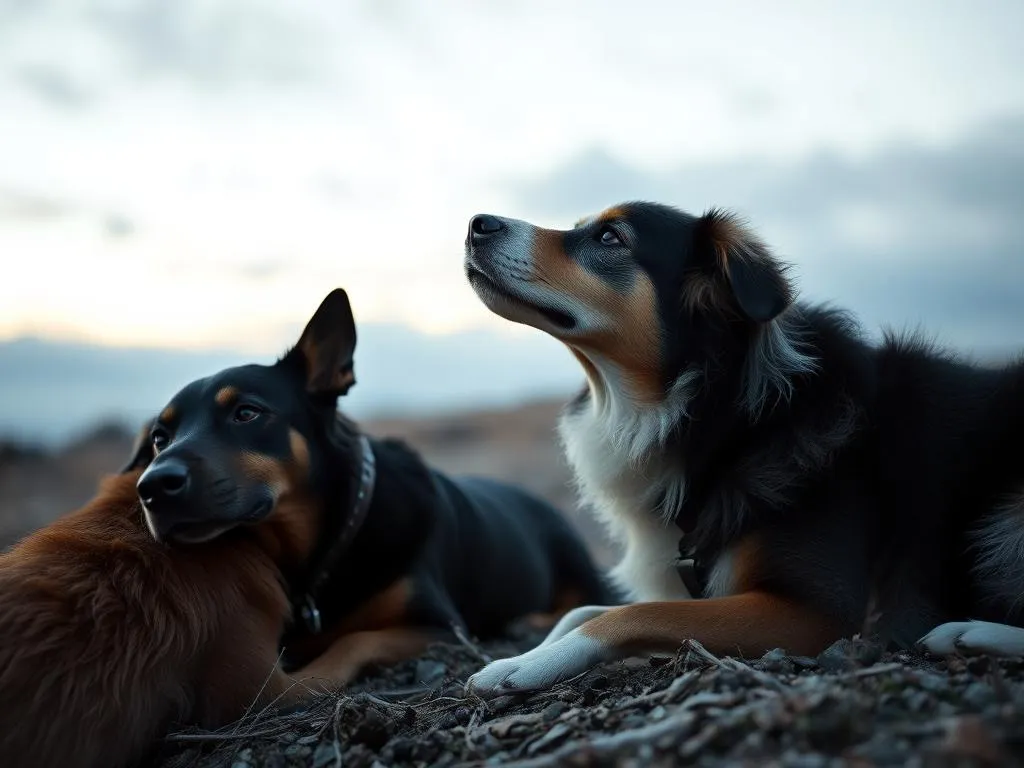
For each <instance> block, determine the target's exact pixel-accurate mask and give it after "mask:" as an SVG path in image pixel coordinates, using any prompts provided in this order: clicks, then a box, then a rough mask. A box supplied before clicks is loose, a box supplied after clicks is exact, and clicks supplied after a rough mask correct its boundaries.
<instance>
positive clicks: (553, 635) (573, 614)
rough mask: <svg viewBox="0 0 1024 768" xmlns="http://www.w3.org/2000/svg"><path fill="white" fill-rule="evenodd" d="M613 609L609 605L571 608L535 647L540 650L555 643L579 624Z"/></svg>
mask: <svg viewBox="0 0 1024 768" xmlns="http://www.w3.org/2000/svg"><path fill="white" fill-rule="evenodd" d="M613 607H614V606H611V605H581V606H579V607H578V608H573V609H572V610H571V611H569V612H568V613H566V614H565V615H564V616H563V617H562V618H561V619H559V620H558V623H557V624H555V626H554V627H552V628H551V631H550V632H548V635H547V637H545V638H544V639H543V640H542V641H541V643H540V645H538V646H537V647H538V648H541V647H543V646H545V645H550V644H551V643H553V642H555V640H558V639H559V638H562V637H565V635H567V634H569V633H570V632H572V630H574V629H576V627H578V626H579V625H580V624H583V623H584V622H587V621H590V620H591V619H592V618H594V617H595V616H600V615H601V614H602V613H604V612H606V611H609V610H611V609H612V608H613Z"/></svg>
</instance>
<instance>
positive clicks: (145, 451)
mask: <svg viewBox="0 0 1024 768" xmlns="http://www.w3.org/2000/svg"><path fill="white" fill-rule="evenodd" d="M155 421H156V419H150V420H149V421H147V422H146V423H145V424H143V425H142V428H141V429H139V432H138V434H137V435H136V436H135V443H134V444H133V445H132V453H131V458H130V459H128V463H127V464H125V465H124V466H123V467H121V470H120V473H121V474H122V475H123V474H126V473H128V472H132V471H134V470H136V469H145V468H146V467H148V466H149V463H150V462H151V461H152V460H153V457H154V456H155V454H154V452H153V441H152V439H150V431H151V430H152V429H153V423H154V422H155Z"/></svg>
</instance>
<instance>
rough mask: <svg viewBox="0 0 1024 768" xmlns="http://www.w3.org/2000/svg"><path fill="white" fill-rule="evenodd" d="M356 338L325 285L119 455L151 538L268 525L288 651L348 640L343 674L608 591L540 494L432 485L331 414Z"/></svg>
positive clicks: (194, 538)
mask: <svg viewBox="0 0 1024 768" xmlns="http://www.w3.org/2000/svg"><path fill="white" fill-rule="evenodd" d="M355 345H356V328H355V321H354V319H353V316H352V311H351V308H350V306H349V301H348V297H347V295H346V294H345V292H344V291H343V290H341V289H338V290H335V291H334V292H332V293H331V294H330V295H328V296H327V298H325V299H324V301H323V303H322V304H321V306H320V308H319V309H318V310H317V312H316V314H315V315H314V316H313V318H312V319H311V320H310V321H309V324H308V326H307V327H306V329H305V331H304V332H303V334H302V337H301V339H300V340H299V342H298V344H297V345H296V346H295V347H294V348H293V349H292V351H290V352H289V353H288V354H286V355H285V356H284V357H283V358H282V359H281V360H280V361H279V362H278V363H277V364H275V365H271V366H264V365H247V366H241V367H237V368H230V369H227V370H224V371H221V372H220V373H217V374H216V375H213V376H210V377H208V378H205V379H201V380H199V381H195V382H193V383H191V384H189V385H188V386H186V387H185V388H184V389H182V390H181V391H180V392H179V393H178V394H177V395H175V396H174V397H173V398H172V399H171V401H170V403H169V404H168V405H167V407H166V408H165V409H164V410H163V412H162V413H161V414H160V416H159V417H158V418H157V419H156V420H155V421H154V422H153V424H152V426H151V428H150V432H149V435H148V439H147V440H145V441H143V442H142V443H141V444H140V446H139V450H138V453H137V454H136V456H135V457H134V459H133V460H132V462H131V465H130V466H135V467H139V466H146V470H145V472H144V473H143V475H142V477H141V479H140V480H139V486H138V487H139V495H140V498H141V499H142V503H143V507H144V510H145V520H146V524H147V526H148V527H149V529H150V531H151V532H152V534H153V536H154V538H156V539H157V540H160V541H167V542H168V543H169V544H170V545H171V546H190V545H191V546H195V545H201V544H202V543H203V542H205V541H209V540H211V539H214V538H219V537H224V536H239V537H251V536H257V537H259V536H262V535H264V534H265V533H266V532H270V531H272V532H273V535H274V537H275V539H276V540H278V541H280V542H281V551H280V552H279V553H278V557H277V562H278V564H279V565H280V568H281V578H282V579H283V582H284V583H285V584H287V586H288V590H289V593H290V595H291V598H292V602H293V605H294V608H295V614H296V618H297V619H300V621H298V622H296V623H295V624H294V625H293V626H292V627H291V629H290V631H289V632H288V634H287V636H286V638H285V646H286V647H285V650H286V653H287V658H288V659H289V660H294V661H305V660H308V659H310V658H314V657H316V656H317V655H318V654H319V653H321V652H322V651H323V650H324V649H325V648H327V647H328V646H329V645H330V644H331V643H333V642H334V641H335V640H336V639H337V638H339V637H341V636H344V635H352V636H353V637H357V638H359V641H358V647H357V646H355V645H353V655H352V657H351V662H352V666H353V670H354V671H355V669H356V667H359V666H362V665H363V664H365V663H368V662H370V661H393V660H395V659H396V658H400V657H406V656H410V655H415V653H416V652H418V651H419V650H420V649H421V648H422V647H423V646H424V645H425V644H426V643H427V642H428V641H430V640H431V639H433V638H436V637H437V636H438V633H439V632H440V633H442V634H443V633H447V632H451V631H453V630H454V631H455V632H457V633H468V634H470V635H474V636H477V637H481V638H483V637H488V636H493V635H495V634H497V633H500V632H501V631H502V630H503V629H505V628H506V627H507V625H508V624H509V622H511V621H512V620H514V619H517V618H522V617H525V616H527V615H535V616H534V618H539V617H540V616H541V615H546V616H549V617H552V619H551V620H552V623H554V620H555V617H557V616H558V615H560V614H561V613H563V612H565V611H566V610H568V609H570V608H572V607H574V606H577V605H580V604H581V603H584V602H588V601H591V600H593V599H594V598H595V597H598V596H603V597H604V598H605V599H607V598H608V597H609V589H608V587H606V585H605V584H604V582H603V581H602V576H601V575H600V574H599V573H598V571H597V570H596V568H595V566H594V564H593V562H592V560H591V558H590V556H589V554H588V552H587V550H586V548H585V546H584V544H583V542H582V540H581V539H580V538H579V537H578V536H577V534H576V533H575V532H574V530H573V529H572V527H571V524H570V523H569V522H568V521H567V520H566V519H565V518H564V517H563V516H562V514H560V513H559V512H558V511H557V510H555V509H554V508H553V507H551V506H550V505H549V504H547V503H545V502H543V501H541V500H540V499H539V498H536V497H533V496H531V495H529V494H527V493H526V492H525V491H523V490H521V489H519V488H517V487H514V486H512V485H508V484H504V483H500V482H497V481H494V480H490V479H483V478H458V479H456V478H451V477H447V476H445V475H443V474H441V473H439V472H437V471H434V470H432V469H430V468H429V467H427V466H426V465H425V464H424V463H423V461H422V460H421V458H420V457H419V456H418V455H417V454H416V453H415V452H414V451H413V450H411V449H410V448H409V447H408V446H406V445H405V444H403V443H402V442H400V441H397V440H374V439H370V438H369V437H367V436H365V435H363V434H361V433H360V432H359V430H358V428H357V427H356V425H355V424H354V423H353V422H352V421H351V420H349V419H347V418H345V417H344V416H342V415H341V414H340V413H338V411H337V402H338V398H339V397H340V396H341V395H344V394H345V393H346V392H347V391H348V390H349V388H350V387H351V386H352V385H353V384H354V383H355V375H354V371H353V355H354V352H355ZM367 632H371V633H374V634H362V633H367ZM354 633H360V634H359V635H354ZM352 642H353V643H355V642H356V640H353V641H352ZM364 657H365V658H364Z"/></svg>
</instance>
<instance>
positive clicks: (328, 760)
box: [312, 741, 341, 768]
mask: <svg viewBox="0 0 1024 768" xmlns="http://www.w3.org/2000/svg"><path fill="white" fill-rule="evenodd" d="M338 749H339V750H340V749H341V747H340V745H339V747H338ZM336 762H337V754H336V752H335V748H334V742H333V741H324V742H321V743H320V746H318V747H317V748H316V751H314V752H313V763H312V768H327V766H328V765H334V764H335V763H336Z"/></svg>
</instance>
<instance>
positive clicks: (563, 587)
mask: <svg viewBox="0 0 1024 768" xmlns="http://www.w3.org/2000/svg"><path fill="white" fill-rule="evenodd" d="M434 479H435V485H436V486H437V488H438V494H439V495H440V496H442V497H444V498H445V499H446V501H447V503H444V504H440V505H439V508H440V510H441V513H442V514H447V515H450V516H452V518H453V519H451V520H450V521H448V522H447V523H446V524H445V525H442V526H439V534H438V535H440V536H442V537H444V540H443V541H440V542H439V543H438V546H437V547H436V548H435V549H434V552H433V554H434V556H436V557H437V558H439V563H438V565H439V567H441V568H444V569H447V570H448V571H450V572H451V571H456V573H452V574H451V575H450V576H449V578H448V579H446V581H447V583H448V584H450V585H451V586H450V589H451V590H452V592H453V595H452V597H453V598H454V599H455V600H456V602H457V603H458V604H459V605H460V606H461V607H462V612H463V614H464V615H466V616H469V617H472V618H473V619H474V620H475V623H476V626H470V627H469V629H470V631H471V632H473V633H474V634H477V635H479V636H488V635H493V634H496V633H499V632H501V631H502V630H503V629H504V628H505V626H504V625H505V622H507V617H509V616H523V615H527V614H530V613H531V612H534V611H536V610H537V606H540V605H549V607H550V610H551V612H552V614H559V613H561V612H562V611H565V610H568V609H569V608H572V607H576V606H578V605H585V604H588V603H589V604H593V603H597V604H608V603H612V602H616V595H615V594H614V592H613V590H612V589H611V587H610V585H609V583H608V582H607V581H606V580H605V578H604V577H603V575H602V574H601V573H600V572H599V571H598V569H597V568H596V566H595V564H594V561H593V559H592V557H591V555H590V553H589V552H588V551H587V549H586V545H585V544H584V543H583V540H582V539H581V538H580V536H579V534H578V533H576V531H575V530H574V529H573V527H572V524H571V523H570V522H569V521H568V520H567V519H566V518H565V516H564V515H563V514H562V513H561V512H559V511H558V510H557V509H555V508H554V507H553V506H551V505H550V504H548V503H547V502H546V501H544V500H542V499H540V498H539V497H537V496H534V495H532V494H530V493H528V492H526V491H525V490H523V489H522V488H520V487H518V486H516V485H512V484H509V483H504V482H501V481H498V480H494V479H491V478H485V477H446V476H444V475H441V474H438V473H435V476H434ZM509 574H516V576H517V578H516V579H515V583H514V585H511V586H512V588H510V589H504V590H496V589H493V588H489V589H485V588H483V587H482V585H484V584H494V583H495V582H499V581H501V580H504V579H508V576H509ZM551 596H554V601H553V602H549V601H550V600H551ZM484 597H486V599H483V598H484ZM497 597H500V598H501V602H498V601H497V600H496V598H497Z"/></svg>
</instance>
